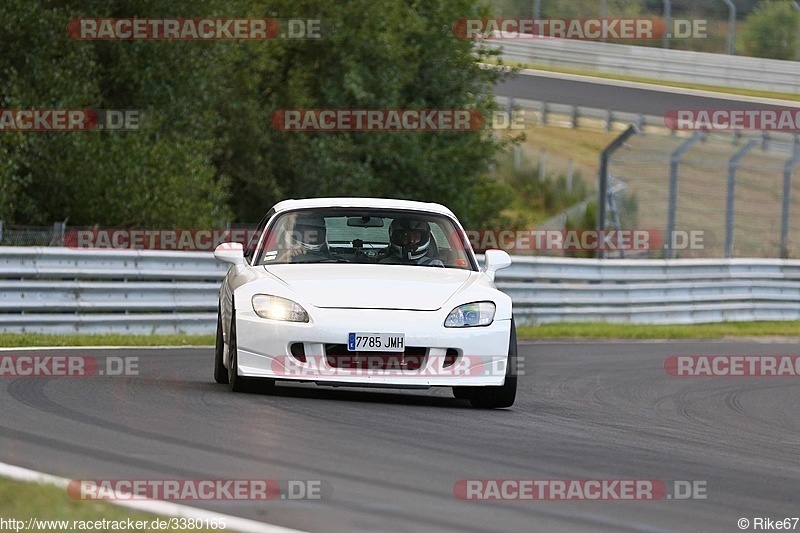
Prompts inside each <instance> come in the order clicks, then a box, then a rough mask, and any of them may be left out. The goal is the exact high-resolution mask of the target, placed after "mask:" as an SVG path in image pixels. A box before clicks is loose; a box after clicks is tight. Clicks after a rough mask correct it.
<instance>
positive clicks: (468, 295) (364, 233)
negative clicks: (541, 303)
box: [214, 198, 517, 408]
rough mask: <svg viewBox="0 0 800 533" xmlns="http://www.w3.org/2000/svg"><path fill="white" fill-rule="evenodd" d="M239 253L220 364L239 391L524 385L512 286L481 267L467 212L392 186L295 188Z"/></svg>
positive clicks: (227, 282)
mask: <svg viewBox="0 0 800 533" xmlns="http://www.w3.org/2000/svg"><path fill="white" fill-rule="evenodd" d="M214 256H215V257H216V258H217V259H218V260H220V261H226V262H228V263H231V264H232V266H231V268H230V269H229V270H228V273H227V275H226V276H225V279H224V281H223V282H222V286H221V288H220V292H219V312H218V319H217V341H216V350H215V364H214V378H215V380H216V381H217V383H228V384H229V385H230V388H231V390H233V391H237V392H238V391H252V390H257V389H261V390H266V389H269V388H270V387H272V386H274V384H275V381H276V380H281V381H287V382H291V381H294V382H313V383H316V384H318V385H331V386H369V387H387V388H423V389H427V388H429V387H440V386H441V387H453V393H454V395H455V397H456V398H461V399H468V400H469V401H470V402H471V404H472V405H473V406H475V407H482V408H498V407H509V406H511V405H512V404H513V403H514V399H515V396H516V389H517V375H516V366H517V365H516V357H517V340H516V331H515V328H514V320H513V318H512V314H511V298H509V297H508V296H507V295H505V294H503V293H502V292H500V291H498V290H497V288H496V287H495V285H494V276H495V272H496V271H497V270H499V269H501V268H505V267H507V266H509V265H510V264H511V258H510V257H509V256H508V254H507V253H505V252H503V251H500V250H490V251H487V252H486V256H485V269H484V270H481V269H480V268H479V265H478V261H477V259H476V257H475V253H474V252H473V250H472V247H471V246H470V243H469V240H468V239H467V237H466V234H465V232H464V230H463V228H462V227H461V225H460V224H459V222H458V220H457V219H456V217H455V215H454V214H453V213H452V212H451V211H450V210H449V209H447V208H446V207H444V206H441V205H439V204H432V203H421V202H411V201H406V200H388V199H379V198H315V199H307V200H286V201H283V202H280V203H278V204H276V205H275V207H273V208H272V209H271V210H270V211H269V212H268V213H267V215H266V216H265V217H264V220H263V221H262V222H261V224H260V225H259V227H258V230H257V231H256V233H255V236H254V237H253V239H252V240H251V242H250V243H248V245H247V246H246V248H245V247H243V246H242V245H241V244H237V243H225V244H221V245H220V246H219V247H218V248H217V249H216V251H215V252H214Z"/></svg>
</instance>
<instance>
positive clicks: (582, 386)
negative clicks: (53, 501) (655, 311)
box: [0, 342, 800, 532]
mask: <svg viewBox="0 0 800 533" xmlns="http://www.w3.org/2000/svg"><path fill="white" fill-rule="evenodd" d="M520 348H521V354H522V356H523V361H524V363H523V369H524V375H523V376H522V377H521V381H520V392H519V396H518V399H517V403H516V405H515V406H514V407H513V408H512V409H509V410H497V411H482V410H475V409H472V408H470V407H468V404H467V403H466V402H465V401H461V400H455V399H453V398H452V397H451V395H450V390H449V389H434V390H431V391H399V392H395V391H377V390H353V389H328V388H320V387H316V386H314V385H301V386H297V387H280V388H279V389H278V391H277V393H276V394H274V395H262V394H255V395H247V394H234V393H231V392H229V391H228V390H227V387H226V386H224V385H217V384H215V383H213V380H212V378H211V374H212V350H211V349H210V348H180V349H137V350H131V349H116V350H108V351H102V350H100V351H98V350H91V351H89V350H83V349H77V348H76V349H68V350H59V351H57V352H55V351H52V350H51V351H48V350H43V351H41V352H33V353H44V354H50V355H52V354H55V353H57V354H60V355H67V354H69V355H72V354H74V355H91V356H94V357H96V358H98V359H99V360H100V361H102V359H103V357H105V356H116V357H119V356H136V357H138V358H139V372H140V374H139V375H138V376H134V377H108V376H93V377H85V378H76V377H61V378H52V377H5V378H0V399H1V400H0V401H1V402H2V406H3V408H2V410H0V461H2V462H5V463H11V464H14V465H18V466H22V467H25V468H31V469H35V470H39V471H43V472H47V473H50V474H55V475H60V476H63V477H66V478H70V479H76V478H83V479H87V478H90V479H97V478H111V479H121V478H133V479H149V478H156V479H176V478H188V479H207V478H216V479H231V478H235V479H252V478H268V479H277V480H289V479H292V480H320V481H323V483H325V486H326V487H328V489H329V490H328V491H327V494H325V497H324V498H323V499H321V500H318V501H288V500H273V501H269V502H252V501H239V502H213V503H210V504H201V505H200V506H203V507H206V508H209V509H212V510H216V511H220V512H223V513H226V514H232V515H237V516H242V517H245V518H251V519H255V520H259V521H263V522H268V523H272V524H277V525H281V526H286V527H292V528H297V529H303V530H307V531H320V532H323V531H324V532H328V531H342V532H345V531H700V530H702V531H739V529H738V528H737V526H736V523H737V520H738V519H740V518H748V519H750V520H751V523H752V520H753V518H754V517H764V518H772V519H778V518H781V519H782V518H785V517H797V516H800V409H798V407H800V381H798V378H792V377H781V378H743V377H739V378H698V377H694V378H677V377H670V376H668V375H667V374H666V372H665V370H664V368H663V364H664V360H665V358H666V357H668V356H670V355H683V354H695V355H700V354H707V355H796V354H797V353H798V345H797V344H777V343H751V342H750V343H748V342H738V343H698V342H694V343H689V342H647V343H568V344H559V343H533V344H527V343H526V344H523V345H521V347H520ZM22 353H24V354H26V355H31V354H32V352H30V351H26V352H20V353H19V354H22ZM15 354H17V355H19V354H18V353H16V352H2V353H0V355H2V356H8V355H15ZM505 478H509V479H567V480H572V479H656V480H664V481H665V482H667V486H668V487H669V488H670V491H671V487H672V481H674V480H684V481H701V482H705V483H706V495H707V499H703V500H688V501H679V500H676V499H672V500H667V499H663V500H659V501H635V502H634V501H622V502H619V501H613V502H607V501H606V502H603V501H573V502H557V501H505V502H492V501H462V500H459V499H457V498H456V497H455V496H454V494H453V486H454V484H455V483H456V482H457V481H458V480H462V479H505ZM330 489H332V491H331V490H330ZM100 518H102V517H97V519H100ZM798 528H800V525H798Z"/></svg>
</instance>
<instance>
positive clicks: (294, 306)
mask: <svg viewBox="0 0 800 533" xmlns="http://www.w3.org/2000/svg"><path fill="white" fill-rule="evenodd" d="M253 310H254V311H255V312H256V314H257V315H258V316H260V317H261V318H268V319H270V320H283V321H285V322H308V313H306V310H305V309H303V307H302V306H301V305H300V304H298V303H297V302H293V301H291V300H287V299H286V298H280V297H278V296H269V295H267V294H256V295H255V296H253Z"/></svg>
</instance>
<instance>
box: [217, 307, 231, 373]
mask: <svg viewBox="0 0 800 533" xmlns="http://www.w3.org/2000/svg"><path fill="white" fill-rule="evenodd" d="M224 343H225V340H224V339H223V338H222V313H221V312H220V309H219V308H217V341H216V343H215V344H214V381H216V382H217V383H223V384H227V383H228V369H227V368H225V362H224V361H223V360H222V358H223V355H224V353H225V344H224Z"/></svg>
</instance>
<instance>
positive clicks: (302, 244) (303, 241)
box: [280, 215, 331, 261]
mask: <svg viewBox="0 0 800 533" xmlns="http://www.w3.org/2000/svg"><path fill="white" fill-rule="evenodd" d="M289 245H290V248H289V249H287V250H286V251H285V252H284V253H283V254H282V255H281V257H280V259H281V260H282V261H295V258H298V260H301V259H299V257H300V256H308V257H309V258H312V257H319V258H323V259H327V258H330V257H331V253H330V249H329V248H328V241H327V230H326V227H325V219H324V218H322V217H321V216H317V215H298V216H297V218H296V219H295V222H294V228H293V229H292V231H291V232H290V235H289Z"/></svg>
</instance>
